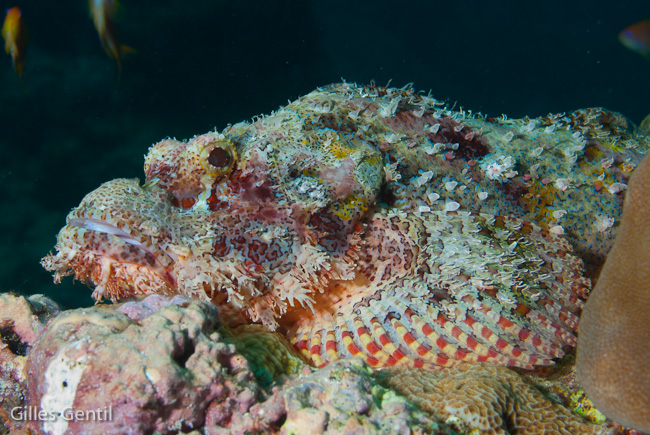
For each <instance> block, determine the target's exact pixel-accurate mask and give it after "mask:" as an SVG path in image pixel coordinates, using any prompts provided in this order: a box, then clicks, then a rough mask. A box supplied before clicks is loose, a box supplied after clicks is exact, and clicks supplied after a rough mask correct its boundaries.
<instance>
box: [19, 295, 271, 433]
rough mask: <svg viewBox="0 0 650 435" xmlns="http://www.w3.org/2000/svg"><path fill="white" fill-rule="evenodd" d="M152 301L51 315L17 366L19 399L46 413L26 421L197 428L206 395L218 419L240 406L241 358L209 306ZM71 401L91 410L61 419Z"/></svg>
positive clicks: (127, 428) (80, 426) (69, 429)
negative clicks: (23, 388) (21, 367)
mask: <svg viewBox="0 0 650 435" xmlns="http://www.w3.org/2000/svg"><path fill="white" fill-rule="evenodd" d="M183 299H184V298H183ZM147 305H148V307H149V308H150V307H151V306H155V305H156V304H155V303H154V304H147ZM164 305H167V306H164ZM158 306H159V308H158V310H157V311H155V312H153V313H152V314H150V315H147V316H144V317H141V316H139V314H138V316H139V317H140V318H139V319H138V320H137V321H135V320H132V319H131V318H129V317H128V316H127V315H125V314H123V313H121V312H119V311H117V310H115V309H113V308H109V307H94V308H82V309H76V310H71V311H67V312H65V313H63V314H61V315H59V316H58V317H57V318H56V319H54V320H53V321H51V322H50V323H49V324H48V326H47V329H46V330H45V331H44V332H43V333H42V334H41V336H40V337H39V338H38V340H37V341H36V342H35V343H34V346H33V348H32V350H31V351H30V353H29V357H28V360H27V364H26V370H27V376H28V384H29V389H28V405H29V406H34V407H36V408H35V409H40V410H43V411H44V412H47V413H48V415H53V416H55V418H53V419H51V420H46V421H32V422H30V424H31V428H33V429H35V430H37V431H39V432H44V433H49V434H61V435H62V434H64V433H65V434H68V435H70V434H144V433H152V432H154V431H155V432H158V433H164V434H172V433H179V431H189V430H191V429H194V428H200V427H202V426H203V424H204V420H205V412H206V409H207V408H208V407H209V406H211V404H213V403H218V404H219V405H218V406H219V407H220V409H222V411H223V416H224V418H226V417H229V416H231V415H232V414H233V413H240V412H245V411H246V409H247V407H248V406H250V405H251V404H252V403H254V402H255V401H256V397H257V394H258V392H259V388H258V386H257V384H256V383H255V380H254V376H253V373H252V372H251V371H250V370H249V368H248V364H247V362H246V359H245V358H244V357H243V356H241V355H239V354H237V353H236V351H235V348H234V346H233V345H232V344H227V343H224V342H223V341H221V339H220V335H219V333H218V332H217V331H216V329H217V327H218V326H219V322H218V316H217V312H216V310H215V308H214V306H212V305H211V304H208V303H206V302H200V301H194V302H190V301H188V300H187V299H184V300H176V301H174V303H171V304H170V303H167V304H158ZM126 311H127V312H131V313H133V312H138V313H141V312H142V310H136V309H134V307H130V308H127V310H126ZM70 409H73V410H75V411H76V412H81V411H84V412H85V411H95V412H97V414H96V415H95V416H93V418H90V419H89V420H87V421H83V420H78V419H72V420H70V419H65V418H62V416H63V417H65V415H62V414H65V413H66V412H68V411H69V410H70Z"/></svg>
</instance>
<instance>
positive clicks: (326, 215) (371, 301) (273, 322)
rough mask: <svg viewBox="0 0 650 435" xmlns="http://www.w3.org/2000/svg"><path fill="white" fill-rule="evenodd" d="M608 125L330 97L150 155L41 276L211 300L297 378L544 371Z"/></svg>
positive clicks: (570, 326) (616, 163)
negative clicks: (401, 369)
mask: <svg viewBox="0 0 650 435" xmlns="http://www.w3.org/2000/svg"><path fill="white" fill-rule="evenodd" d="M647 149H648V142H647V140H646V139H645V138H643V137H637V136H635V133H634V129H633V128H632V126H630V125H628V123H627V121H626V119H625V118H624V117H622V116H621V115H618V114H615V113H612V112H607V111H605V110H603V109H598V108H595V109H584V110H578V111H575V112H572V113H567V114H554V115H548V116H544V117H540V118H536V119H530V118H525V119H515V120H512V119H507V118H506V117H505V116H503V117H500V118H486V117H484V116H481V115H473V114H471V113H470V112H468V111H465V110H456V111H455V110H451V109H447V108H445V107H444V105H443V104H442V103H440V102H439V101H437V100H435V99H433V98H431V97H429V96H425V95H421V94H418V93H415V92H413V91H412V90H410V89H394V88H384V87H377V86H357V85H352V84H347V83H343V84H336V85H331V86H328V87H325V88H320V89H317V90H315V91H314V92H312V93H310V94H308V95H306V96H304V97H302V98H300V99H298V100H296V101H294V102H291V103H290V104H288V105H287V106H285V107H283V108H280V109H279V110H278V111H276V112H274V113H272V114H271V115H268V116H264V117H259V118H256V119H254V120H253V121H252V122H250V123H248V122H244V123H239V124H236V125H233V126H229V127H227V128H225V129H224V130H223V131H222V132H220V133H219V132H211V133H207V134H203V135H199V136H196V137H194V138H193V139H191V140H189V141H187V142H181V141H177V140H172V139H166V140H163V141H161V142H160V143H158V144H156V145H154V146H153V147H152V148H151V149H150V150H149V154H148V155H147V157H146V159H145V174H146V180H145V183H144V184H143V185H140V184H139V183H138V182H137V181H136V180H126V179H119V180H113V181H110V182H107V183H105V184H104V185H102V186H100V187H99V188H98V189H97V190H96V191H94V192H91V193H90V194H88V195H87V196H86V197H85V198H84V199H83V201H82V202H81V204H80V206H79V207H78V208H76V209H75V210H73V211H72V212H71V213H70V215H69V216H68V220H67V222H68V224H67V225H66V226H65V227H64V228H63V229H62V230H61V232H60V233H59V236H58V241H57V245H56V249H57V251H58V252H56V253H53V254H51V255H50V256H48V257H46V258H45V259H44V260H43V264H44V265H45V267H46V268H47V269H49V270H52V271H54V272H55V277H56V280H60V279H61V278H62V277H63V276H66V275H69V274H74V275H75V277H76V278H77V279H79V280H81V281H83V282H85V283H87V284H89V285H91V286H94V287H95V291H94V296H95V297H96V298H98V299H101V298H103V297H105V298H109V299H119V298H122V297H127V296H131V295H134V294H141V293H144V294H151V293H160V294H177V293H180V294H184V295H189V296H196V297H199V298H203V299H207V300H211V301H212V302H213V303H214V304H215V305H216V306H218V308H219V310H220V313H221V315H222V319H223V321H224V322H225V323H227V324H228V325H229V326H238V325H241V324H249V323H261V324H263V325H265V326H267V327H269V328H271V329H277V330H280V331H282V332H284V333H286V334H287V336H288V338H289V339H290V340H291V342H292V343H293V344H294V345H295V346H296V347H297V348H298V349H299V350H300V351H301V352H302V353H303V355H304V356H305V357H307V358H309V359H310V360H311V361H312V362H313V363H314V364H315V365H325V364H327V363H330V362H332V361H335V360H337V359H340V358H347V357H358V358H363V359H364V360H365V361H366V362H367V363H368V364H370V365H373V366H376V367H382V366H390V365H406V366H413V367H444V366H453V365H456V364H459V363H461V362H481V361H487V362H493V363H497V364H501V365H506V366H516V367H523V368H532V367H535V366H538V365H549V364H552V363H553V360H554V359H555V358H559V357H561V356H562V355H564V354H565V352H566V351H567V350H570V349H571V348H572V347H573V346H574V345H575V341H576V337H575V331H576V328H577V324H578V314H579V313H580V310H581V308H582V306H583V304H584V299H585V297H586V296H587V293H588V290H589V283H588V281H586V280H585V279H584V278H583V277H582V263H581V261H580V260H579V259H578V258H577V257H576V256H574V253H572V251H575V254H577V255H578V256H579V257H581V258H582V259H584V260H585V261H586V262H587V266H588V267H589V268H590V269H592V270H595V269H597V268H598V267H599V265H600V263H601V262H602V259H603V257H604V255H605V254H606V253H607V251H608V250H609V248H610V246H611V243H612V240H613V234H614V229H615V227H616V225H617V224H618V222H619V220H620V208H621V203H622V198H623V195H624V192H625V188H626V182H627V179H628V177H629V174H630V173H631V172H632V171H633V169H634V167H635V166H636V164H637V163H638V161H639V160H640V158H641V156H642V154H643V153H645V152H646V151H647Z"/></svg>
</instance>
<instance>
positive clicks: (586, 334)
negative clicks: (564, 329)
mask: <svg viewBox="0 0 650 435" xmlns="http://www.w3.org/2000/svg"><path fill="white" fill-rule="evenodd" d="M649 338H650V158H648V157H645V159H644V160H643V161H642V162H641V164H639V166H638V167H637V169H636V170H635V172H634V174H633V175H632V177H631V179H630V184H629V190H628V192H627V196H626V199H625V204H624V207H623V218H622V221H621V226H620V228H619V234H618V236H617V238H616V242H615V244H614V247H613V248H612V250H611V252H610V253H609V255H608V257H607V260H606V262H605V265H604V266H603V270H602V272H601V275H600V278H599V279H598V283H597V285H596V287H595V288H594V290H593V292H592V294H591V296H590V297H589V300H588V301H587V304H586V306H585V309H584V312H583V314H582V318H581V320H580V327H579V329H578V350H577V352H578V354H577V360H576V371H577V374H578V379H579V380H580V383H581V384H582V386H583V388H584V390H585V391H586V393H587V395H588V396H589V398H590V399H591V400H592V401H593V403H594V404H595V405H596V407H597V408H598V409H599V410H600V411H602V412H603V413H604V414H605V415H607V416H608V417H609V418H611V419H612V420H614V421H615V422H617V423H619V424H621V425H624V426H627V427H632V428H634V429H637V430H640V431H643V432H650V344H649V342H648V339H649Z"/></svg>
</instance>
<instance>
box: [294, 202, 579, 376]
mask: <svg viewBox="0 0 650 435" xmlns="http://www.w3.org/2000/svg"><path fill="white" fill-rule="evenodd" d="M570 251H571V247H570V245H569V244H568V242H567V241H566V240H564V239H563V238H562V237H561V236H559V235H557V234H554V233H552V232H549V231H548V230H545V229H542V228H540V227H538V226H536V225H534V224H532V223H530V222H527V221H524V220H521V219H516V218H511V217H502V216H493V215H487V214H478V213H469V212H445V211H442V212H430V213H426V214H424V213H423V214H420V215H419V216H416V215H412V216H408V217H405V216H404V215H403V214H402V215H399V214H392V215H381V214H376V215H375V216H374V217H373V219H372V221H371V222H370V223H369V224H368V226H367V228H366V230H365V236H364V245H363V248H362V253H361V255H360V259H359V262H358V266H357V269H356V273H357V278H356V279H355V280H351V281H339V282H336V283H334V284H333V285H332V288H330V289H329V291H327V292H324V293H322V294H321V295H319V296H318V298H317V300H316V302H315V304H314V309H313V311H309V310H304V311H303V312H302V313H300V315H295V316H292V319H295V320H294V321H293V323H292V324H291V325H286V324H285V325H286V326H288V328H287V329H288V331H289V337H290V340H291V341H292V343H293V344H294V345H295V346H296V347H297V348H298V349H299V350H300V351H301V352H302V353H303V354H304V355H305V356H306V357H308V358H309V359H310V360H311V361H312V362H313V363H314V364H315V365H317V366H322V365H325V364H328V363H329V362H331V361H334V360H337V359H340V358H345V357H358V358H362V359H364V360H365V361H366V362H367V363H368V364H369V365H371V366H373V367H383V366H392V365H403V366H411V367H429V368H435V367H449V366H454V365H456V364H458V363H460V362H491V363H496V364H500V365H505V366H514V367H522V368H528V369H530V368H533V367H534V366H538V365H551V364H553V359H555V358H560V357H562V356H563V355H564V354H565V352H566V351H567V350H568V349H570V348H571V347H573V346H575V343H576V335H575V332H576V330H577V326H578V315H579V313H580V311H581V309H582V307H583V305H584V299H585V298H586V296H587V294H588V292H589V288H590V283H589V281H588V280H587V279H586V278H584V277H583V276H582V273H581V272H582V262H581V261H580V260H579V259H578V258H577V257H574V256H573V255H571V254H570V253H569V252H570Z"/></svg>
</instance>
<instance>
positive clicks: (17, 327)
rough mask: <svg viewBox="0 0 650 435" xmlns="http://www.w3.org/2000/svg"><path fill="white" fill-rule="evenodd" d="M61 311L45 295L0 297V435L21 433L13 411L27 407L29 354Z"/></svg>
mask: <svg viewBox="0 0 650 435" xmlns="http://www.w3.org/2000/svg"><path fill="white" fill-rule="evenodd" d="M58 312H59V307H58V306H57V305H56V304H55V303H54V302H52V301H51V300H49V299H47V298H46V297H44V296H43V295H32V296H30V297H29V298H25V297H22V296H18V295H14V294H11V293H4V294H0V434H5V433H8V432H7V431H10V432H11V433H19V432H18V431H19V423H20V422H18V421H16V419H15V418H12V410H13V409H21V408H23V407H24V406H25V383H26V376H25V372H24V367H25V362H26V360H27V354H28V352H29V350H30V349H31V347H32V346H33V344H34V342H35V341H36V339H37V338H38V336H39V335H40V333H41V332H42V331H43V329H44V327H45V322H46V321H47V320H48V319H49V318H51V317H53V316H55V315H56V314H58Z"/></svg>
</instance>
